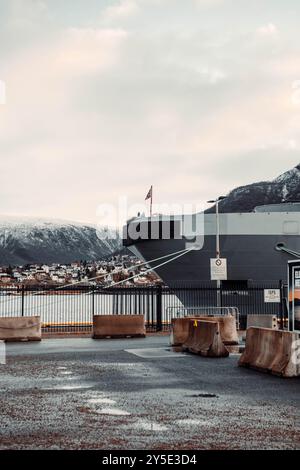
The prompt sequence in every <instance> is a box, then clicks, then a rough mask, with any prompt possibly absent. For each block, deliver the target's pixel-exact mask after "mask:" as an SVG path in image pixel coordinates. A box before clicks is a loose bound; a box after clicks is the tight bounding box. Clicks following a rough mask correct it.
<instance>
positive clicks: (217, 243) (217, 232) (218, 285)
mask: <svg viewBox="0 0 300 470" xmlns="http://www.w3.org/2000/svg"><path fill="white" fill-rule="evenodd" d="M223 199H225V197H224V196H220V197H218V198H217V199H215V200H213V201H207V202H208V203H211V204H216V258H217V259H218V258H220V257H221V251H220V217H219V202H220V201H222V200H223ZM217 307H221V281H220V280H217Z"/></svg>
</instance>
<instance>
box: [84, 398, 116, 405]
mask: <svg viewBox="0 0 300 470" xmlns="http://www.w3.org/2000/svg"><path fill="white" fill-rule="evenodd" d="M87 402H88V404H89V405H115V404H116V402H115V400H111V399H110V398H91V399H90V400H88V401H87Z"/></svg>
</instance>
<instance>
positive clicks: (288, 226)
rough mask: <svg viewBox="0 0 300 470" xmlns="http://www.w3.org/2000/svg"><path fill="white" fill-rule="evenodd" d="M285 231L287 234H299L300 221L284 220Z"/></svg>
mask: <svg viewBox="0 0 300 470" xmlns="http://www.w3.org/2000/svg"><path fill="white" fill-rule="evenodd" d="M283 233H284V234H286V235H297V234H298V233H299V222H297V221H292V220H291V221H286V222H284V223H283Z"/></svg>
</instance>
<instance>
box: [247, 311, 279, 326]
mask: <svg viewBox="0 0 300 470" xmlns="http://www.w3.org/2000/svg"><path fill="white" fill-rule="evenodd" d="M250 326H258V327H261V328H272V329H273V330H278V321H277V317H276V315H266V314H263V315H253V314H249V315H247V328H250Z"/></svg>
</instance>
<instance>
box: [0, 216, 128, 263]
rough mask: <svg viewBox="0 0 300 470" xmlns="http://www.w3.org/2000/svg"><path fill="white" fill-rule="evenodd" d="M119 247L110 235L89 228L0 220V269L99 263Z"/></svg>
mask: <svg viewBox="0 0 300 470" xmlns="http://www.w3.org/2000/svg"><path fill="white" fill-rule="evenodd" d="M108 233H109V235H107V234H108ZM114 235H115V234H114ZM120 247H121V240H120V239H119V238H116V237H115V236H113V235H112V232H107V231H106V230H105V229H98V228H97V229H96V228H95V227H94V226H92V225H88V224H79V223H77V222H69V221H64V220H51V219H40V218H36V219H33V218H28V217H21V218H20V217H11V216H0V266H1V265H7V264H11V265H24V264H27V263H55V262H58V263H70V262H72V261H78V260H99V259H101V258H103V257H105V256H109V255H111V254H112V253H114V252H115V251H117V250H119V249H120Z"/></svg>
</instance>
